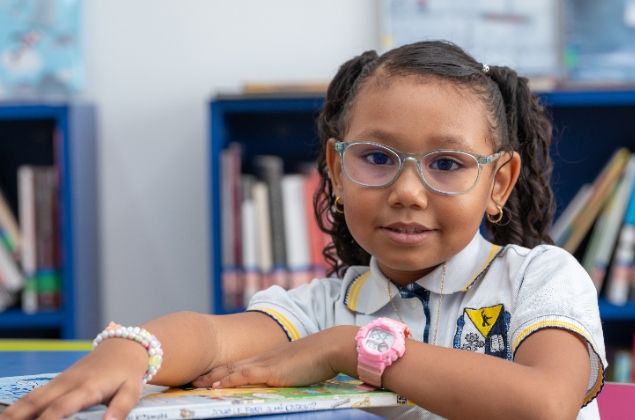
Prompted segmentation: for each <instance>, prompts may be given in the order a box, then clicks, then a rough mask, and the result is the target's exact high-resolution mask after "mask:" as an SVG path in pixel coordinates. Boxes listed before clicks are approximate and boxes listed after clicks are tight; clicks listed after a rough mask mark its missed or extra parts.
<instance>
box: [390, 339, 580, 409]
mask: <svg viewBox="0 0 635 420" xmlns="http://www.w3.org/2000/svg"><path fill="white" fill-rule="evenodd" d="M407 341H408V342H409V344H410V345H409V346H407V350H406V353H405V354H404V357H403V358H402V359H401V360H400V361H398V362H397V363H395V364H394V365H393V366H391V367H390V368H388V369H386V372H385V373H384V376H383V380H384V386H385V387H386V388H388V389H391V390H393V391H395V392H397V393H399V394H401V395H403V396H405V397H407V398H408V399H410V400H411V401H413V402H414V403H416V404H417V405H420V406H422V407H425V408H426V409H428V410H430V411H432V412H434V413H437V414H439V415H442V416H444V417H446V418H489V419H494V418H502V419H503V418H507V419H509V418H514V419H522V418H528V419H567V418H570V419H575V418H576V416H577V415H578V412H579V411H580V407H581V406H582V402H583V400H584V397H585V394H586V389H587V385H588V382H589V376H590V366H589V353H588V349H587V346H586V343H584V342H583V340H582V339H581V338H580V337H579V336H577V335H575V334H573V333H570V332H567V331H564V330H560V329H543V330H540V331H538V332H536V333H534V334H532V335H531V336H529V337H528V338H527V339H525V341H524V342H523V343H522V344H521V346H520V347H519V348H518V350H517V352H516V355H515V357H514V362H510V361H507V360H504V359H499V358H497V357H493V356H486V355H482V354H476V353H472V352H469V351H466V350H458V349H448V348H442V347H436V346H430V345H427V344H422V343H417V342H412V341H411V340H407ZM417 378H419V379H417Z"/></svg>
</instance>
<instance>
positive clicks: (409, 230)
mask: <svg viewBox="0 0 635 420" xmlns="http://www.w3.org/2000/svg"><path fill="white" fill-rule="evenodd" d="M385 229H388V230H391V231H393V232H397V233H406V234H417V233H422V232H426V231H428V230H429V229H423V228H394V227H386V228H385Z"/></svg>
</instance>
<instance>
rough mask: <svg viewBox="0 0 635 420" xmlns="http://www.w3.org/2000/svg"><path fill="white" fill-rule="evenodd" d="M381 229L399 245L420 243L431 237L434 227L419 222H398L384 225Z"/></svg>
mask: <svg viewBox="0 0 635 420" xmlns="http://www.w3.org/2000/svg"><path fill="white" fill-rule="evenodd" d="M381 231H382V232H383V233H384V234H385V235H386V236H387V237H388V239H390V240H391V241H393V242H395V243H397V244H399V245H418V244H420V243H422V242H423V241H425V240H426V239H427V238H428V237H430V235H431V234H432V233H433V232H434V229H429V228H427V227H425V226H421V225H419V224H410V223H409V224H402V223H397V224H392V225H389V226H382V227H381Z"/></svg>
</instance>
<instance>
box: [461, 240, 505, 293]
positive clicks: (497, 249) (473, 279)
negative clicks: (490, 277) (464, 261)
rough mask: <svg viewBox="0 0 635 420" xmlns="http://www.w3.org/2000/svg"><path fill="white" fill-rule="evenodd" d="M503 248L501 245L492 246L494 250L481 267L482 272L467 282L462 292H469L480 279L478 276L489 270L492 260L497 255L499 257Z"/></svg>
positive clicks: (479, 271)
mask: <svg viewBox="0 0 635 420" xmlns="http://www.w3.org/2000/svg"><path fill="white" fill-rule="evenodd" d="M501 248H502V247H501V246H500V245H494V244H492V249H490V251H489V255H488V256H487V259H486V260H485V263H484V264H483V266H482V267H481V269H480V270H478V272H477V273H476V275H475V276H474V277H472V278H471V279H470V281H468V282H467V284H466V285H465V286H463V289H461V291H462V292H467V289H469V288H470V286H471V285H472V283H474V282H475V281H476V279H477V278H478V276H480V275H481V273H483V271H484V270H485V269H486V268H487V266H488V265H490V263H491V262H492V260H493V259H494V257H496V255H498V252H499V251H500V250H501Z"/></svg>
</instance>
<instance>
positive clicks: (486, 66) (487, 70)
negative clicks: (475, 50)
mask: <svg viewBox="0 0 635 420" xmlns="http://www.w3.org/2000/svg"><path fill="white" fill-rule="evenodd" d="M483 73H485V74H487V73H489V66H488V65H487V64H485V63H483Z"/></svg>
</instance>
